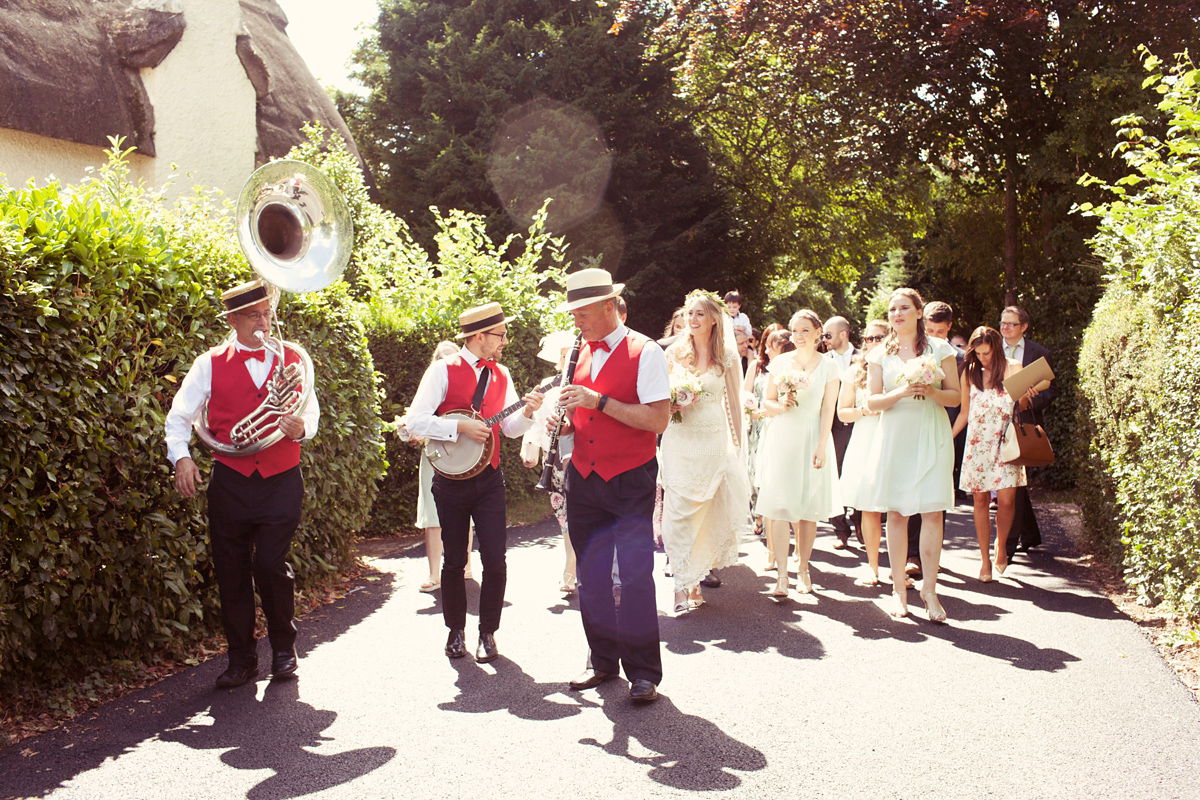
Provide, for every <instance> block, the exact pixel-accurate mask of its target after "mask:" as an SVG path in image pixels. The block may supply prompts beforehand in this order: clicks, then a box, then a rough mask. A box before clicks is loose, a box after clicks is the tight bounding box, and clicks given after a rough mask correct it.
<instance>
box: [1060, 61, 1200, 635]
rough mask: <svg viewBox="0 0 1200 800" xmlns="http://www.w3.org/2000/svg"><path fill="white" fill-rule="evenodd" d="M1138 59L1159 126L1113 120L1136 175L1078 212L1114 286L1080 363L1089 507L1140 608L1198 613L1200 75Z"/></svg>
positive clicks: (1184, 64) (1096, 532)
mask: <svg viewBox="0 0 1200 800" xmlns="http://www.w3.org/2000/svg"><path fill="white" fill-rule="evenodd" d="M1143 55H1144V57H1145V65H1146V68H1147V69H1148V70H1149V71H1150V73H1151V75H1150V77H1148V78H1147V80H1146V83H1145V85H1146V86H1147V87H1153V88H1154V90H1155V91H1157V92H1158V93H1159V94H1160V95H1161V96H1162V100H1161V102H1160V104H1159V107H1158V108H1159V111H1160V112H1161V118H1160V119H1155V120H1146V119H1141V118H1139V117H1136V116H1129V117H1125V118H1122V119H1120V120H1118V125H1119V126H1120V135H1121V139H1122V143H1121V145H1120V149H1121V150H1122V151H1123V153H1124V157H1125V159H1126V161H1127V163H1128V164H1129V166H1130V168H1131V173H1130V175H1129V176H1128V177H1126V178H1123V179H1122V180H1120V181H1118V182H1117V185H1114V186H1108V187H1107V188H1108V189H1109V190H1110V191H1111V192H1112V193H1113V194H1114V196H1115V199H1114V200H1112V201H1111V202H1109V203H1108V204H1106V205H1104V206H1102V207H1098V208H1091V207H1083V208H1082V209H1081V211H1082V212H1083V213H1085V214H1093V215H1095V216H1097V217H1098V218H1099V219H1100V229H1099V233H1098V234H1097V236H1096V238H1095V240H1094V241H1093V245H1094V247H1095V250H1096V252H1097V254H1098V255H1099V256H1100V257H1101V258H1102V259H1103V261H1104V263H1105V265H1106V267H1107V268H1108V269H1109V271H1110V273H1111V278H1110V280H1109V285H1108V287H1107V289H1106V291H1105V295H1104V297H1103V298H1102V300H1101V302H1100V303H1099V304H1098V305H1097V307H1096V310H1095V314H1094V319H1093V322H1092V324H1091V326H1090V327H1089V328H1088V330H1087V333H1086V336H1085V339H1084V346H1083V350H1082V352H1081V354H1080V384H1081V387H1082V390H1083V391H1082V393H1083V398H1082V399H1083V402H1082V403H1081V404H1080V414H1079V418H1078V425H1079V429H1080V431H1081V432H1082V433H1083V434H1085V435H1086V436H1087V444H1088V461H1087V466H1086V469H1085V470H1084V472H1083V474H1082V476H1081V481H1080V496H1081V498H1082V499H1083V511H1084V514H1085V522H1086V525H1085V529H1086V530H1087V531H1088V533H1089V535H1090V536H1091V537H1093V540H1094V541H1095V542H1096V544H1097V545H1098V546H1099V547H1100V548H1101V549H1102V550H1104V551H1105V552H1108V553H1110V554H1111V555H1112V557H1113V560H1114V561H1116V562H1117V563H1121V564H1123V565H1124V567H1125V575H1126V578H1127V580H1128V582H1129V584H1130V585H1131V586H1132V587H1133V588H1134V589H1136V590H1137V592H1138V595H1139V599H1140V600H1141V601H1142V602H1145V603H1157V602H1160V601H1167V602H1168V603H1169V604H1171V605H1172V606H1173V607H1175V608H1177V609H1179V610H1181V611H1182V612H1184V613H1185V614H1188V615H1191V616H1200V459H1197V453H1198V452H1200V371H1198V369H1197V366H1198V365H1200V336H1197V331H1200V169H1198V168H1197V164H1196V161H1195V154H1196V153H1197V152H1198V151H1200V92H1197V87H1196V81H1197V78H1200V71H1198V70H1196V69H1195V67H1194V66H1193V64H1192V63H1191V61H1190V60H1189V59H1188V58H1187V57H1186V56H1181V57H1179V58H1178V60H1177V61H1176V63H1175V64H1174V65H1173V66H1172V68H1171V69H1169V70H1164V69H1162V66H1163V65H1162V64H1161V63H1160V62H1159V61H1158V59H1156V58H1154V57H1153V56H1150V55H1149V54H1147V53H1143Z"/></svg>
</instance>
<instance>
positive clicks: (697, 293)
mask: <svg viewBox="0 0 1200 800" xmlns="http://www.w3.org/2000/svg"><path fill="white" fill-rule="evenodd" d="M698 297H707V298H709V299H710V300H712V301H713V302H714V303H716V304H717V307H718V308H721V307H723V306H724V305H725V301H724V300H723V299H722V298H721V295H719V294H717V293H716V292H710V291H708V290H706V289H693V290H692V291H690V292H688V296H687V297H685V298H684V299H683V304H684V305H687V304H688V303H689V302H691V301H692V300H694V299H696V298H698Z"/></svg>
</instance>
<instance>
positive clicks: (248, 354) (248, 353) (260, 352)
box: [234, 347, 267, 364]
mask: <svg viewBox="0 0 1200 800" xmlns="http://www.w3.org/2000/svg"><path fill="white" fill-rule="evenodd" d="M234 352H235V353H236V357H237V360H238V361H240V362H242V363H243V364H245V363H246V362H247V361H249V360H250V359H252V358H253V359H257V360H259V361H266V352H267V351H266V349H265V348H261V347H260V348H259V349H257V350H236V351H234Z"/></svg>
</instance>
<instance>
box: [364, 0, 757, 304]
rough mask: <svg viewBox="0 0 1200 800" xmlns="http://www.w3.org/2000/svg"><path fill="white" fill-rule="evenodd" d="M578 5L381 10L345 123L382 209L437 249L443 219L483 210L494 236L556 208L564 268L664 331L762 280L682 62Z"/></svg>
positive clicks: (392, 2)
mask: <svg viewBox="0 0 1200 800" xmlns="http://www.w3.org/2000/svg"><path fill="white" fill-rule="evenodd" d="M612 23H613V11H612V9H611V8H609V7H606V6H604V5H600V4H594V3H579V2H572V0H549V1H548V2H532V1H531V0H449V1H447V0H384V2H382V3H381V13H380V17H379V22H378V24H377V31H378V35H377V37H376V38H375V39H373V40H372V41H369V42H367V43H366V44H365V45H364V46H363V47H362V48H360V51H359V52H358V54H357V56H356V60H357V63H358V64H359V65H360V67H361V72H360V79H361V80H362V81H363V82H364V84H365V85H366V86H367V87H368V88H369V90H370V94H369V97H368V98H367V99H366V101H365V102H364V103H362V104H361V105H360V106H359V107H358V108H354V107H349V108H347V113H348V114H349V116H350V118H351V120H350V124H351V127H352V129H353V130H354V132H355V136H356V138H357V140H358V143H359V145H360V147H361V148H362V151H363V153H364V157H365V158H366V160H367V162H368V164H370V166H371V168H372V170H373V171H374V177H375V180H376V182H377V183H378V187H379V191H380V195H381V198H382V201H383V204H384V205H385V206H386V207H387V208H389V209H390V210H392V211H394V212H395V213H396V214H398V215H399V216H401V217H402V218H404V219H406V220H407V221H408V222H409V223H410V225H411V226H412V228H413V232H414V235H415V236H416V238H417V240H418V241H420V242H421V243H422V244H424V245H426V246H427V247H431V245H432V237H433V232H434V230H435V228H434V225H433V215H432V214H431V212H430V210H429V209H430V207H438V208H443V209H444V208H456V209H463V210H468V211H471V212H474V213H479V214H483V215H484V216H485V217H486V218H487V221H488V231H489V233H490V234H491V235H492V236H493V238H494V239H495V240H497V241H502V240H503V239H504V237H506V236H507V235H508V234H510V233H512V232H514V231H517V230H523V229H524V228H525V227H526V226H527V225H528V224H529V220H530V218H531V216H532V213H533V211H535V210H536V209H537V208H539V207H540V206H541V205H542V203H543V202H544V201H545V199H546V198H551V199H552V200H551V204H550V212H549V213H550V217H549V227H550V230H551V231H553V232H554V233H556V234H562V235H564V236H565V238H566V241H567V243H568V251H567V252H568V258H569V259H570V260H571V261H572V262H574V263H580V262H581V261H583V260H584V259H585V258H593V259H599V263H600V264H601V265H602V266H604V267H605V268H607V269H609V270H610V271H611V272H613V274H614V275H615V276H616V278H617V279H618V280H621V281H623V282H625V283H626V284H627V285H628V287H629V288H628V290H627V294H628V298H629V303H630V314H631V317H632V318H633V319H634V321H635V322H636V323H638V324H643V325H648V326H650V325H657V324H659V323H660V322H661V321H664V317H665V316H667V315H669V314H670V311H671V310H672V309H673V307H674V306H675V305H676V304H678V302H679V301H680V300H681V299H682V298H683V296H684V294H685V293H686V291H687V290H688V289H690V288H693V287H694V286H697V285H700V286H706V287H708V288H713V289H719V290H723V289H726V288H732V287H733V286H734V285H737V284H738V283H739V282H740V281H743V280H749V276H750V275H751V271H750V270H749V269H748V265H745V264H744V261H743V260H742V259H739V258H737V251H736V248H735V247H734V242H735V239H734V238H733V237H731V236H730V232H731V228H732V217H731V214H730V211H729V204H728V202H727V200H726V198H725V196H724V195H723V193H722V191H721V190H720V189H719V187H718V184H717V180H716V176H715V174H714V172H713V169H712V166H711V163H710V159H709V156H708V152H707V150H706V148H705V146H704V144H703V142H702V140H701V139H700V138H699V137H698V136H697V135H696V134H695V132H694V130H693V128H692V125H691V122H690V121H689V119H688V115H687V112H688V106H687V104H686V103H685V102H684V101H683V100H682V99H681V98H679V97H677V96H676V94H675V89H674V84H673V80H672V74H673V69H674V68H675V67H676V66H677V64H678V61H679V55H678V54H677V53H672V52H670V51H666V50H659V51H656V52H654V53H650V52H648V51H647V48H646V36H645V35H644V22H643V21H641V20H638V19H635V20H633V21H631V22H630V23H629V24H628V25H626V27H625V28H624V30H622V31H621V32H620V33H611V32H610V29H611V28H612Z"/></svg>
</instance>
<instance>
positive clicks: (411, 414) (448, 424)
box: [408, 347, 533, 442]
mask: <svg viewBox="0 0 1200 800" xmlns="http://www.w3.org/2000/svg"><path fill="white" fill-rule="evenodd" d="M457 357H458V358H461V359H463V360H464V361H466V362H467V364H468V365H469V366H470V367H471V370H472V371H473V372H474V373H475V380H476V381H478V380H479V371H480V370H482V369H483V367H481V366H479V356H477V355H475V354H474V353H472V352H471V351H470V350H468V349H467V348H466V347H463V348H461V349H460V350H459V351H458V356H457ZM452 360H453V358H449V359H445V358H443V359H440V360H438V361H435V362H434V363H433V364H430V365H429V369H427V370H425V374H424V375H422V376H421V384H420V385H419V386H418V387H417V394H416V397H414V398H413V402H412V406H411V407H410V408H409V410H408V430H409V433H411V434H412V435H413V436H420V437H422V438H425V439H437V440H439V441H446V442H457V441H458V420H455V419H443V418H442V417H439V416H437V410H438V406H440V405H441V404H442V401H443V400H445V399H446V391H447V390H448V389H449V388H450V373H449V371H448V370H447V364H448V362H449V361H452ZM497 367H498V368H499V369H500V371H501V372H502V373H503V374H504V377H505V382H506V383H507V386H506V388H505V392H504V405H503V408H508V407H509V406H511V405H513V404H514V403H516V402H517V401H518V400H520V399H521V398H520V397H519V396H518V395H517V390H516V389H514V388H513V381H512V375H511V374H509V371H508V367H506V366H504V365H502V364H498V365H497ZM532 424H533V420H532V419H531V418H529V417H527V416H525V413H524V411H516V412H514V413H512V414H510V415H509V416H508V417H507V418H505V420H504V421H503V422H501V423H500V430H501V431H502V432H503V433H504V435H505V436H508V437H509V438H513V439H515V438H516V437H518V436H520V435H521V434H523V433H525V431H527V430H529V426H530V425H532Z"/></svg>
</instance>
